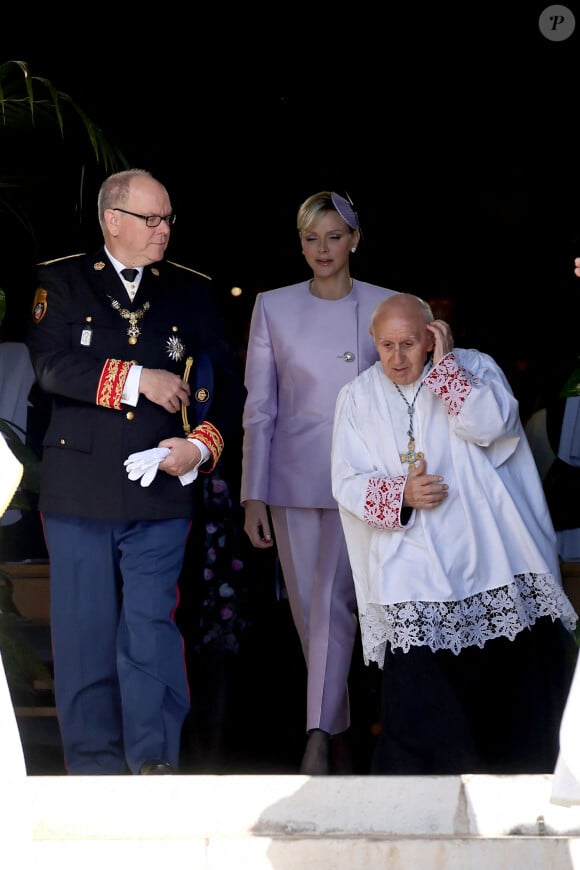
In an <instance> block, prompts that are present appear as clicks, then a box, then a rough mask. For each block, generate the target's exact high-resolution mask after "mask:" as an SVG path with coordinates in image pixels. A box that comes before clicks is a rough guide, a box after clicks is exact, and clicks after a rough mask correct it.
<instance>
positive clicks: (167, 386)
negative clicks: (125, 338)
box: [139, 368, 191, 470]
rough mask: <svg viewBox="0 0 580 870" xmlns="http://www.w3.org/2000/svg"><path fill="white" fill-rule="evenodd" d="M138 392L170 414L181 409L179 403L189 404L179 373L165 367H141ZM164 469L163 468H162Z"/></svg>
mask: <svg viewBox="0 0 580 870" xmlns="http://www.w3.org/2000/svg"><path fill="white" fill-rule="evenodd" d="M139 392H140V393H143V395H144V396H146V397H147V398H148V399H149V401H150V402H154V403H155V404H156V405H161V407H162V408H165V410H166V411H169V413H170V414H173V413H175V411H179V410H180V409H181V403H182V402H183V404H184V405H186V406H187V405H189V395H190V392H191V390H190V388H189V384H188V383H186V382H185V381H184V380H183V379H182V378H180V377H179V375H174V374H173V372H168V371H165V369H145V368H144V369H143V371H142V372H141V378H140V380H139ZM164 470H165V469H164Z"/></svg>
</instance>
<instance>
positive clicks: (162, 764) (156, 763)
mask: <svg viewBox="0 0 580 870" xmlns="http://www.w3.org/2000/svg"><path fill="white" fill-rule="evenodd" d="M139 773H140V774H157V775H159V774H164V773H177V771H176V770H175V768H174V767H173V765H172V764H170V763H169V762H168V761H161V759H159V758H150V759H149V760H148V761H145V762H143V764H142V765H141V769H140V771H139Z"/></svg>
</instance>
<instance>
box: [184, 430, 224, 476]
mask: <svg viewBox="0 0 580 870" xmlns="http://www.w3.org/2000/svg"><path fill="white" fill-rule="evenodd" d="M187 437H188V438H195V439H196V441H201V443H202V444H205V446H206V447H207V449H208V450H209V452H210V454H211V468H204V469H201V468H200V469H199V470H200V471H202V473H203V474H209V473H210V472H211V471H213V470H214V468H215V467H216V464H217V461H218V459H219V458H220V456H221V454H222V450H223V449H224V439H223V438H222V436H221V434H220V432H219V430H218V429H216V427H215V426H212V424H211V423H208V422H207V421H204V422H203V423H200V424H199V426H196V427H195V429H193V430H192V432H190V434H189V435H188V436H187Z"/></svg>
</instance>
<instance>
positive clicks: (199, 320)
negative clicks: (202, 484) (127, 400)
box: [28, 248, 244, 521]
mask: <svg viewBox="0 0 580 870" xmlns="http://www.w3.org/2000/svg"><path fill="white" fill-rule="evenodd" d="M121 312H124V314H125V316H122V314H121ZM131 312H134V313H136V314H137V317H136V318H134V323H135V324H136V326H137V328H138V330H139V333H140V334H139V336H138V338H137V341H136V343H134V344H131V343H129V337H130V336H129V331H130V327H131V321H130V319H129V318H128V317H127V314H128V313H131ZM32 314H33V317H32V324H31V326H30V330H29V336H28V347H29V350H30V355H31V359H32V363H33V366H34V370H35V374H36V377H37V380H38V383H39V386H40V387H41V388H42V390H44V391H45V392H46V393H48V394H49V395H50V396H51V397H52V411H51V418H50V422H49V425H48V428H47V431H46V434H45V437H44V441H43V458H42V478H41V489H40V499H39V508H40V510H41V511H47V512H48V511H50V512H56V513H62V514H68V515H75V516H84V517H92V518H100V519H107V520H112V521H132V520H153V519H166V518H175V517H189V516H192V514H193V507H194V498H193V494H192V490H193V488H194V487H196V486H199V481H196V482H194V483H193V484H191V485H189V486H182V484H181V482H180V481H179V479H178V478H177V477H171V476H170V475H168V474H165V473H163V472H158V474H157V476H156V477H155V479H154V480H153V482H152V483H151V485H150V486H148V487H142V486H141V485H140V481H130V480H129V479H128V477H127V473H126V470H125V466H124V464H123V462H124V460H125V459H126V458H127V457H128V456H129V454H131V453H135V452H138V451H142V450H147V449H149V448H151V447H156V446H157V444H158V443H159V441H161V440H162V439H164V438H169V437H173V436H184V434H185V431H184V425H183V419H182V414H181V413H179V412H178V413H174V414H170V413H168V412H167V411H165V410H164V409H163V408H161V407H160V406H159V405H156V404H154V403H153V402H150V401H149V400H148V399H147V398H145V396H143V395H141V396H140V397H139V402H138V404H137V406H136V407H135V408H133V407H130V406H128V405H121V406H120V407H118V408H115V407H112V406H109V407H105V406H103V404H99V401H102V400H103V396H105V397H106V395H107V386H108V379H110V373H111V364H110V362H109V361H111V360H113V361H115V360H117V361H120V363H121V365H122V364H123V363H127V362H134V363H137V364H139V365H142V366H145V367H146V368H159V369H167V370H169V371H172V372H175V373H176V374H180V375H182V376H183V375H184V373H185V367H186V361H187V358H188V357H192V358H193V366H192V369H191V373H190V375H189V382H190V384H191V386H192V397H191V405H190V406H189V408H188V419H189V423H190V425H191V428H192V429H194V428H195V426H196V424H197V423H198V422H199V420H207V421H208V422H210V423H211V424H212V425H213V426H214V427H215V428H216V429H217V430H219V433H220V434H221V436H222V437H223V439H224V443H225V447H224V449H225V450H227V444H228V438H229V437H231V438H232V440H233V443H234V444H235V443H237V441H238V437H239V436H238V431H239V429H240V427H241V414H242V408H243V399H244V391H243V383H242V374H241V372H240V371H239V365H238V362H237V359H236V357H235V355H234V354H233V353H232V351H231V350H230V348H229V346H228V344H227V343H226V341H225V339H224V331H223V328H222V322H221V314H220V311H219V306H217V304H216V303H215V301H214V300H213V299H212V296H211V282H210V280H208V279H207V278H206V277H205V276H203V275H200V274H199V273H196V272H194V271H192V270H190V269H186V268H184V267H181V266H177V265H176V264H173V263H171V262H169V261H162V262H159V263H155V264H153V265H151V266H147V267H145V270H144V272H143V275H142V278H141V283H140V285H139V290H138V292H137V295H136V297H135V300H134V302H133V303H130V302H129V298H128V296H127V293H126V291H125V288H124V286H123V283H122V281H121V279H120V278H119V277H118V275H117V273H116V271H115V268H114V267H113V265H112V263H111V262H110V260H109V259H108V257H107V256H106V254H105V251H104V249H103V248H101V249H100V250H99V251H97V253H96V254H95V255H79V256H76V257H69V258H65V259H63V260H59V261H53V262H51V263H48V264H45V265H43V266H41V267H40V268H39V272H38V289H37V292H36V296H35V300H34V305H33V312H32ZM201 360H203V361H204V362H203V366H201V368H203V371H204V374H203V376H202V377H203V382H197V377H198V374H199V371H198V369H199V368H200V367H198V361H201ZM115 365H116V363H115ZM125 368H126V366H125ZM104 375H106V377H105V379H104ZM104 380H105V381H106V382H105V383H104ZM111 389H112V390H114V389H115V384H114V382H113V381H111ZM217 458H219V457H217V456H215V455H214V457H213V460H214V461H213V462H212V461H211V460H208V462H207V463H205V464H204V466H202V468H201V469H200V470H201V471H202V472H203V471H205V472H208V471H211V469H212V467H213V465H214V464H215V461H217Z"/></svg>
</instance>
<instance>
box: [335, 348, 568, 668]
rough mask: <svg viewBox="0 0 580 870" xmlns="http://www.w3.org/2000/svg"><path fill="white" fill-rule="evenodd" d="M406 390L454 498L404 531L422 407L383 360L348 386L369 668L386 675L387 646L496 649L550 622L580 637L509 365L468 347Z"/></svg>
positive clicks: (339, 439)
mask: <svg viewBox="0 0 580 870" xmlns="http://www.w3.org/2000/svg"><path fill="white" fill-rule="evenodd" d="M421 382H422V387H421V389H420V390H419V392H418V394H417V390H418V388H419V386H421ZM400 389H401V390H402V392H403V393H404V395H405V397H406V399H407V402H408V403H409V404H412V402H413V398H414V397H415V395H416V394H417V397H416V400H415V409H414V414H413V435H414V438H415V449H416V450H417V451H421V452H423V453H424V455H425V459H426V463H427V467H426V470H427V473H428V474H436V475H442V476H443V477H444V479H445V482H446V483H447V484H448V487H449V495H448V497H447V498H446V499H445V500H444V501H443V503H442V504H441V505H439V506H438V507H436V508H435V509H433V510H413V511H412V513H411V516H410V518H409V520H408V522H407V524H406V525H402V524H401V509H402V498H403V488H404V484H405V479H406V473H407V469H408V466H407V465H406V464H404V463H403V462H402V461H401V454H402V453H405V452H406V451H407V450H408V440H409V438H408V434H407V433H408V430H409V413H408V408H407V404H406V402H405V401H404V400H403V398H402V396H401V395H400V394H399V392H398V391H397V389H396V387H395V385H394V384H393V382H392V381H391V380H390V379H389V378H388V377H387V376H386V375H385V374H384V372H383V369H382V365H381V363H380V362H377V363H375V364H374V365H373V366H371V367H370V368H369V369H367V370H366V371H365V372H363V373H362V374H361V375H359V376H358V377H357V378H356V379H355V380H354V381H352V382H351V383H349V384H347V385H346V386H345V387H343V389H342V390H341V391H340V393H339V396H338V399H337V404H336V413H335V421H334V431H333V444H332V485H333V495H334V497H335V498H336V500H337V502H338V505H339V509H340V515H341V519H342V522H343V527H344V531H345V536H346V540H347V544H348V551H349V557H350V560H351V565H352V569H353V575H354V579H355V585H356V593H357V603H358V608H359V618H360V624H361V633H362V641H363V654H364V657H365V661H366V662H367V663H368V662H369V661H376V662H377V663H378V664H379V666H381V667H382V664H383V660H384V654H385V649H386V644H387V642H388V643H389V644H390V645H391V646H392V648H397V647H400V648H401V649H402V650H403V651H408V650H409V649H410V647H411V646H413V645H419V644H422V645H428V646H429V647H430V648H431V649H433V650H437V649H451V650H453V652H455V653H458V652H459V651H460V650H461V649H462V648H464V647H467V646H470V645H473V644H477V645H478V646H480V647H482V646H483V645H484V643H485V642H486V641H487V640H490V639H492V638H494V637H501V636H506V637H509V638H510V639H513V638H514V637H515V636H516V634H517V633H518V632H519V631H521V630H522V629H523V628H527V627H529V626H530V625H532V624H533V623H534V622H535V621H536V619H537V618H539V617H540V616H551V617H552V619H557V618H560V619H561V620H562V622H563V624H564V625H565V626H566V627H567V628H568V629H570V630H572V629H573V628H574V627H575V624H576V621H577V618H578V617H577V614H576V613H575V611H574V609H573V607H572V605H571V604H570V602H569V600H568V598H567V597H566V595H565V593H564V591H563V589H562V583H561V578H560V571H559V563H558V552H557V545H556V536H555V533H554V528H553V525H552V522H551V519H550V515H549V512H548V507H547V504H546V500H545V497H544V493H543V489H542V483H541V480H540V477H539V474H538V471H537V467H536V464H535V462H534V459H533V456H532V453H531V450H530V447H529V444H528V441H527V439H526V437H525V434H524V430H523V427H522V424H521V421H520V417H519V408H518V403H517V400H516V398H515V396H514V395H513V392H512V390H511V388H510V386H509V383H508V381H507V379H506V377H505V375H504V373H503V372H502V370H501V369H500V367H499V366H498V365H497V364H496V362H495V361H494V360H493V359H492V358H491V357H490V356H488V355H487V354H484V353H481V352H479V351H476V350H465V349H459V348H456V349H455V350H453V351H452V352H451V353H449V354H447V355H446V356H445V357H443V359H442V360H440V361H439V363H438V364H437V366H434V367H429V366H426V367H425V370H424V371H423V375H422V378H421V379H420V380H419V381H417V382H416V383H414V384H411V385H408V386H405V387H401V388H400Z"/></svg>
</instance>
